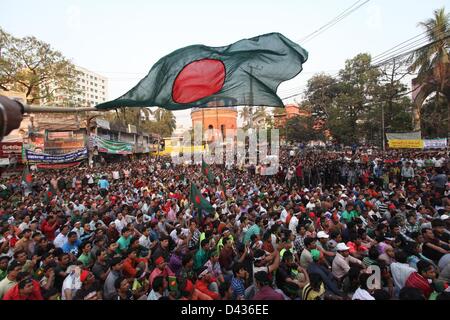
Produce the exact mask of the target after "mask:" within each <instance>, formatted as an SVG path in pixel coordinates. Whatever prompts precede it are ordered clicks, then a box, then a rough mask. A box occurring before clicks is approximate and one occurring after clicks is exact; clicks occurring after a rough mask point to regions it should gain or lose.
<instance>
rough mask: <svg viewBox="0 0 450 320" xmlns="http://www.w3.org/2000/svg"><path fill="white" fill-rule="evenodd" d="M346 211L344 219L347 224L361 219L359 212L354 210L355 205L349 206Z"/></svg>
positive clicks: (343, 215) (343, 214)
mask: <svg viewBox="0 0 450 320" xmlns="http://www.w3.org/2000/svg"><path fill="white" fill-rule="evenodd" d="M345 209H346V210H345V211H344V212H343V213H342V219H344V220H345V222H346V223H349V222H351V221H352V220H354V219H356V218H358V217H359V214H358V212H357V211H356V210H354V208H353V204H351V203H349V204H347V206H346V207H345Z"/></svg>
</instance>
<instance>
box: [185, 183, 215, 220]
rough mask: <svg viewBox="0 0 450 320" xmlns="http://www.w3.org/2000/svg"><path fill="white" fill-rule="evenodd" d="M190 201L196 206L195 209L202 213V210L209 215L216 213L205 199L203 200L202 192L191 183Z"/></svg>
mask: <svg viewBox="0 0 450 320" xmlns="http://www.w3.org/2000/svg"><path fill="white" fill-rule="evenodd" d="M190 200H191V202H192V203H193V204H194V207H195V208H197V209H199V211H200V212H201V210H205V211H207V212H209V213H213V212H214V208H213V207H212V205H211V204H210V203H209V202H208V201H207V200H206V199H205V198H203V196H202V194H201V192H200V191H199V190H198V188H197V187H196V186H195V184H193V183H191V194H190Z"/></svg>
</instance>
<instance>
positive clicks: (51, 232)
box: [41, 214, 59, 242]
mask: <svg viewBox="0 0 450 320" xmlns="http://www.w3.org/2000/svg"><path fill="white" fill-rule="evenodd" d="M58 227H59V224H58V220H57V219H56V217H55V216H54V215H53V214H50V215H49V216H48V218H47V219H45V220H44V221H43V222H42V225H41V231H42V233H43V234H44V235H45V237H46V238H47V239H48V240H49V241H52V242H53V240H55V238H56V235H55V231H56V229H58Z"/></svg>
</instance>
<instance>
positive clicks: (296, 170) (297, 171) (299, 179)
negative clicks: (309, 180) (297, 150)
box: [295, 163, 303, 186]
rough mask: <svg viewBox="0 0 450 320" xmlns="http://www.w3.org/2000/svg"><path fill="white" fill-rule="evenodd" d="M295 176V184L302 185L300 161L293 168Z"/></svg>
mask: <svg viewBox="0 0 450 320" xmlns="http://www.w3.org/2000/svg"><path fill="white" fill-rule="evenodd" d="M295 177H296V178H297V185H298V186H302V185H303V168H302V164H301V163H299V164H298V166H297V168H295Z"/></svg>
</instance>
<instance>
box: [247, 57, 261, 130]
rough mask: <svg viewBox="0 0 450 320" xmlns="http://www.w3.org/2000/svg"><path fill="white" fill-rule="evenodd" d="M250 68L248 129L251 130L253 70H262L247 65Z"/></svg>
mask: <svg viewBox="0 0 450 320" xmlns="http://www.w3.org/2000/svg"><path fill="white" fill-rule="evenodd" d="M249 67H250V99H249V100H250V106H249V113H250V123H249V127H250V128H251V129H253V68H255V69H256V70H262V69H263V68H262V67H260V66H252V65H249Z"/></svg>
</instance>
